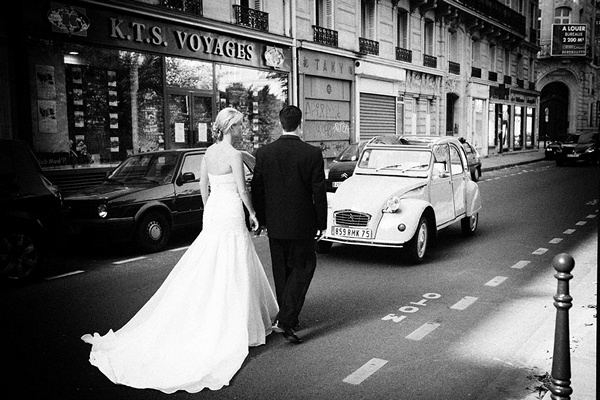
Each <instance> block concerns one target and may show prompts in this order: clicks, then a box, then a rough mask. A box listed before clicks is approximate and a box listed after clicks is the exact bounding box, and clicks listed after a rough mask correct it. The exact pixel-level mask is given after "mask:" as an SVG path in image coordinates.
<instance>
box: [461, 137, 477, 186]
mask: <svg viewBox="0 0 600 400" xmlns="http://www.w3.org/2000/svg"><path fill="white" fill-rule="evenodd" d="M458 140H459V141H460V142H461V143H462V145H463V147H464V148H465V154H466V155H467V165H468V166H469V171H470V173H471V179H473V181H475V182H477V181H478V180H479V178H481V156H480V155H479V152H478V151H477V150H476V149H475V147H473V146H472V145H471V143H469V142H467V141H466V140H465V139H464V138H462V137H461V138H458Z"/></svg>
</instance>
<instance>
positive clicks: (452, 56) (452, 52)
mask: <svg viewBox="0 0 600 400" xmlns="http://www.w3.org/2000/svg"><path fill="white" fill-rule="evenodd" d="M448 36H449V42H450V44H449V46H448V59H449V60H450V61H454V62H458V61H459V60H460V49H459V48H458V32H457V31H454V32H449V35H448Z"/></svg>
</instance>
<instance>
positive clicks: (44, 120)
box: [38, 100, 58, 133]
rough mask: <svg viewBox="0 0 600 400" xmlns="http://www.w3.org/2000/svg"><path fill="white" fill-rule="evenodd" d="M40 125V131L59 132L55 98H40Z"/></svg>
mask: <svg viewBox="0 0 600 400" xmlns="http://www.w3.org/2000/svg"><path fill="white" fill-rule="evenodd" d="M38 127H39V131H40V133H57V132H58V126H57V123H56V101H55V100H38Z"/></svg>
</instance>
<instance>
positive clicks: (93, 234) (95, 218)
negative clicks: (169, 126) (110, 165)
mask: <svg viewBox="0 0 600 400" xmlns="http://www.w3.org/2000/svg"><path fill="white" fill-rule="evenodd" d="M205 151H206V149H205V148H193V149H179V150H163V151H156V152H149V153H141V154H135V155H131V156H129V157H128V158H127V159H125V161H123V162H122V163H121V164H120V165H119V166H118V167H117V168H116V169H115V170H114V171H113V172H112V173H111V174H110V175H109V176H108V177H107V179H106V180H105V182H103V183H102V184H100V185H97V186H94V187H90V188H87V189H84V190H82V191H79V192H76V193H69V194H68V195H66V196H65V203H66V205H67V207H68V209H69V213H70V218H71V233H73V234H77V235H79V236H80V237H84V238H87V239H93V238H95V239H98V240H102V241H106V240H107V239H108V238H112V239H114V238H118V239H119V240H124V241H133V242H134V243H136V244H137V245H138V246H139V247H140V248H141V249H142V250H143V251H146V252H156V251H160V250H162V249H164V247H165V246H166V245H167V243H168V242H169V238H170V236H171V233H172V232H173V231H175V230H178V229H182V228H197V229H200V228H201V227H202V212H203V209H204V206H203V204H202V197H201V195H200V185H199V179H200V164H201V162H202V158H203V157H204V154H205ZM242 154H243V158H244V163H245V166H246V179H247V181H248V182H249V181H250V179H251V178H252V173H253V171H254V157H253V156H252V155H250V154H249V153H246V152H242Z"/></svg>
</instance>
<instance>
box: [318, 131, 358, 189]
mask: <svg viewBox="0 0 600 400" xmlns="http://www.w3.org/2000/svg"><path fill="white" fill-rule="evenodd" d="M365 144H367V142H366V141H361V142H358V143H351V144H349V145H348V146H346V147H345V148H344V150H342V152H341V153H340V154H339V155H338V156H337V157H336V158H335V159H334V160H333V161H332V162H331V164H330V165H329V168H327V169H326V170H325V182H326V187H327V191H328V192H335V191H336V190H337V188H338V186H340V185H341V184H342V182H343V181H345V180H346V179H348V178H350V177H351V176H352V174H353V173H354V167H356V162H357V161H358V157H359V156H360V152H361V151H362V150H363V148H364V147H365Z"/></svg>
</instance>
